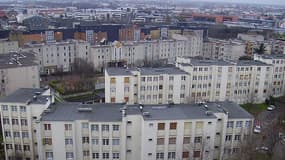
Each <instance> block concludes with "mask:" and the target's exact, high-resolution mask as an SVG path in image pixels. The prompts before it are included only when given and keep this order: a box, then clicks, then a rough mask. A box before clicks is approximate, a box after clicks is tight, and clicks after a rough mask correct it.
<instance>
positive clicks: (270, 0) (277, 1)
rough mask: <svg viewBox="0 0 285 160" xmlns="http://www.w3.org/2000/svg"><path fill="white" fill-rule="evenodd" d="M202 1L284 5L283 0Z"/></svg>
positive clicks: (210, 0) (284, 1) (209, 0)
mask: <svg viewBox="0 0 285 160" xmlns="http://www.w3.org/2000/svg"><path fill="white" fill-rule="evenodd" d="M184 1H187V0H184ZM197 1H199V0H197ZM202 1H208V2H236V3H257V4H274V5H285V0H202Z"/></svg>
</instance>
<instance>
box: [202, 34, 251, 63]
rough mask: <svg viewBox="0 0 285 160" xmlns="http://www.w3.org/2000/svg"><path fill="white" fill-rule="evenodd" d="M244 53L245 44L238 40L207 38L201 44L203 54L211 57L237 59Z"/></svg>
mask: <svg viewBox="0 0 285 160" xmlns="http://www.w3.org/2000/svg"><path fill="white" fill-rule="evenodd" d="M245 53H246V52H245V44H244V43H243V42H240V41H232V40H230V41H225V40H220V39H212V38H209V39H208V40H207V41H205V42H204V46H203V56H204V57H207V58H212V59H223V60H233V61H237V60H238V59H239V58H240V57H241V56H245Z"/></svg>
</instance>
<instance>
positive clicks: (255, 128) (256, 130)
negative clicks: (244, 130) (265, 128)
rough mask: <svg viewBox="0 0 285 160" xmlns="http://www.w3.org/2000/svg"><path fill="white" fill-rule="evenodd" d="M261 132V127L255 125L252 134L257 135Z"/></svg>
mask: <svg viewBox="0 0 285 160" xmlns="http://www.w3.org/2000/svg"><path fill="white" fill-rule="evenodd" d="M260 132H261V126H260V125H256V126H255V127H254V129H253V133H256V134H259V133H260Z"/></svg>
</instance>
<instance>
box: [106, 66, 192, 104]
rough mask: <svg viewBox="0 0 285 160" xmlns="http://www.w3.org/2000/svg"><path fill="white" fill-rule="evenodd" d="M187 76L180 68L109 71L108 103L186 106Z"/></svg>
mask: <svg viewBox="0 0 285 160" xmlns="http://www.w3.org/2000/svg"><path fill="white" fill-rule="evenodd" d="M187 81H188V75H187V73H186V72H184V71H182V70H179V69H178V68H174V67H172V68H138V69H125V68H107V69H106V70H105V102H107V103H110V102H111V103H128V104H138V103H142V104H168V103H175V104H179V103H187V95H188V92H187V88H188V86H187V83H186V82H187Z"/></svg>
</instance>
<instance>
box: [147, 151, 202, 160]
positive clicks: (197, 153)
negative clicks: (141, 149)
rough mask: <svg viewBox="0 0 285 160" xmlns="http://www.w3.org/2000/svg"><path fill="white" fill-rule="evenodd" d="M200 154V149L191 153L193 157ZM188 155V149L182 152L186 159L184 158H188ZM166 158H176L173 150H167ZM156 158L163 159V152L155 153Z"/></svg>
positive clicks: (197, 156)
mask: <svg viewBox="0 0 285 160" xmlns="http://www.w3.org/2000/svg"><path fill="white" fill-rule="evenodd" d="M148 155H151V153H149V154H148ZM200 155H201V151H194V154H193V157H194V158H199V157H200ZM189 157H190V155H189V152H188V151H185V152H182V158H183V159H184V158H185V159H186V158H189ZM167 158H168V159H176V153H175V152H168V153H167ZM156 159H157V160H162V159H164V153H163V152H159V153H156Z"/></svg>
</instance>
